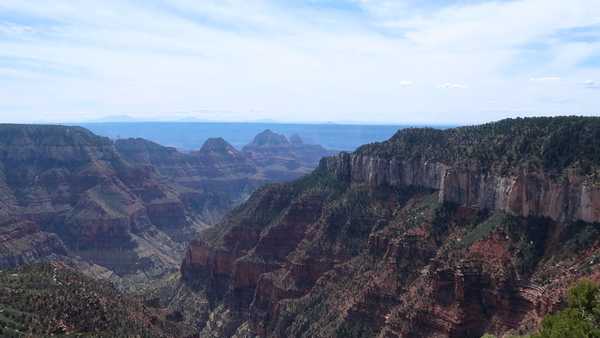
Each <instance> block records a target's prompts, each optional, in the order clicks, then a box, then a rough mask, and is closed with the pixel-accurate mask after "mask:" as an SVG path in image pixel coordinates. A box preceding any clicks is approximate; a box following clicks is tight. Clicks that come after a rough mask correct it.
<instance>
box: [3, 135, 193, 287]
mask: <svg viewBox="0 0 600 338" xmlns="http://www.w3.org/2000/svg"><path fill="white" fill-rule="evenodd" d="M0 189H1V191H2V194H1V196H2V201H1V202H0V215H1V218H2V223H3V224H4V225H3V226H2V227H0V228H1V230H0V232H1V233H2V234H3V236H2V244H1V245H2V247H3V254H2V261H3V264H2V266H5V267H6V266H14V265H18V264H21V263H31V262H33V261H37V260H46V259H48V258H51V257H54V256H69V257H73V258H75V257H77V259H79V258H83V260H84V261H86V262H88V263H91V264H99V265H102V266H104V267H108V268H110V269H111V270H113V271H118V274H119V275H121V276H122V277H125V278H131V279H135V278H138V276H145V275H147V274H148V275H152V274H154V275H161V274H164V273H168V272H173V271H176V270H175V269H176V266H175V264H176V263H175V262H177V260H178V259H179V257H180V256H181V253H182V250H183V248H184V243H185V242H183V241H180V240H178V239H180V238H185V237H188V236H190V235H192V234H194V233H196V231H197V230H196V229H199V228H200V227H201V226H202V223H200V221H198V219H197V217H195V214H194V211H193V210H192V209H191V208H189V207H188V206H187V205H186V203H184V201H185V199H184V196H183V195H182V194H180V193H179V192H178V191H177V190H176V189H174V188H173V187H171V186H169V185H167V184H164V182H163V181H162V180H161V178H160V176H159V175H158V174H157V173H156V171H155V170H154V169H153V168H152V167H147V166H146V167H145V166H139V165H133V164H130V163H128V162H127V161H125V160H124V159H123V158H122V156H121V155H120V154H119V153H118V152H117V150H116V149H115V147H114V145H113V143H112V142H111V141H110V140H109V139H107V138H102V137H98V136H96V135H94V134H92V133H90V132H89V131H87V130H85V129H83V128H78V127H63V126H35V125H1V126H0ZM14 220H18V221H17V222H15V221H14ZM161 246H162V247H163V248H162V249H161ZM167 248H168V249H167Z"/></svg>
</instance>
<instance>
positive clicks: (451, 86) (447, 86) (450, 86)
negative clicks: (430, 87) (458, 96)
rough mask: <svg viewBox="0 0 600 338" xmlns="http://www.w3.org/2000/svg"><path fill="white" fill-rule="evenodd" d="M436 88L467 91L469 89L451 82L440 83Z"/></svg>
mask: <svg viewBox="0 0 600 338" xmlns="http://www.w3.org/2000/svg"><path fill="white" fill-rule="evenodd" d="M438 88H443V89H467V88H469V86H467V85H465V84H462V83H451V82H446V83H442V84H440V85H438Z"/></svg>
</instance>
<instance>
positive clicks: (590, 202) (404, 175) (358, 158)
mask: <svg viewBox="0 0 600 338" xmlns="http://www.w3.org/2000/svg"><path fill="white" fill-rule="evenodd" d="M323 166H324V167H325V169H326V170H329V171H331V172H333V173H334V174H335V175H336V176H337V177H338V178H339V179H344V180H348V181H349V182H354V183H364V184H368V185H371V186H378V185H391V186H396V185H398V186H417V187H423V188H428V189H435V190H437V191H439V194H438V196H439V200H440V201H441V202H451V203H456V204H460V205H463V206H467V207H471V208H476V209H488V210H502V211H505V212H507V213H510V214H513V215H518V216H523V217H528V216H537V217H548V218H551V219H554V220H556V221H573V220H582V221H585V222H590V223H593V222H600V186H598V185H597V184H593V183H592V182H591V181H590V179H589V178H588V177H586V176H585V175H581V174H579V173H577V170H575V169H571V170H569V169H567V170H566V171H565V173H564V175H563V176H560V177H557V176H555V175H553V174H550V173H547V172H545V171H543V170H540V169H528V168H523V169H522V170H519V171H518V172H517V173H511V174H505V175H503V174H500V173H494V172H488V171H484V170H482V169H481V168H480V167H478V166H476V165H474V166H465V165H462V164H460V163H452V162H450V163H444V162H430V161H427V160H424V161H421V160H411V161H405V160H403V159H402V158H401V157H398V158H391V159H381V158H377V157H373V156H369V155H364V154H360V153H355V154H347V153H345V154H340V155H339V156H338V157H335V158H328V159H327V160H326V161H324V162H323Z"/></svg>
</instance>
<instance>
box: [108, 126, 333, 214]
mask: <svg viewBox="0 0 600 338" xmlns="http://www.w3.org/2000/svg"><path fill="white" fill-rule="evenodd" d="M115 146H116V148H117V150H118V151H119V153H120V154H121V155H122V156H123V157H124V158H125V159H126V160H127V161H129V162H130V163H137V164H145V165H147V166H151V167H153V168H155V169H156V170H157V171H158V173H159V174H160V175H161V176H162V177H163V178H165V179H166V180H167V181H168V183H169V185H170V186H172V187H174V188H176V189H177V190H178V191H180V193H181V194H182V196H183V201H184V203H186V205H187V206H188V207H190V208H193V209H195V210H196V212H197V213H198V214H199V215H200V218H201V219H202V220H204V221H205V222H208V223H216V222H217V221H218V220H220V218H221V217H222V216H223V215H224V214H225V213H226V212H227V211H229V210H230V209H231V208H233V207H234V206H236V205H238V204H240V203H241V202H243V201H244V200H245V199H247V198H248V196H249V195H250V193H252V192H253V191H254V190H256V189H257V188H258V187H259V186H261V185H263V184H265V183H267V182H281V181H289V180H293V179H296V178H298V177H301V176H303V175H306V174H307V173H310V171H312V170H313V169H314V168H315V167H316V166H317V165H318V161H319V160H320V159H321V158H322V157H324V156H328V155H330V154H332V153H331V152H329V151H327V150H325V149H323V148H322V147H321V146H317V145H303V144H298V145H291V144H290V143H289V142H288V140H287V139H286V137H285V136H283V135H280V134H276V133H274V132H272V131H270V130H266V131H264V132H262V133H260V134H258V135H257V136H256V138H255V139H254V141H253V142H252V143H251V144H249V145H248V146H246V147H244V149H243V151H238V150H237V149H235V148H234V147H233V146H231V145H230V144H229V143H227V141H225V140H224V139H222V138H210V139H208V140H207V141H206V142H205V143H204V145H203V146H202V147H201V148H200V150H198V151H194V152H191V153H189V154H186V153H181V152H178V151H177V150H176V149H174V148H169V147H163V146H161V145H158V144H156V143H153V142H150V141H147V140H143V139H124V140H118V141H116V143H115Z"/></svg>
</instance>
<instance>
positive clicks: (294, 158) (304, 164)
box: [242, 129, 333, 180]
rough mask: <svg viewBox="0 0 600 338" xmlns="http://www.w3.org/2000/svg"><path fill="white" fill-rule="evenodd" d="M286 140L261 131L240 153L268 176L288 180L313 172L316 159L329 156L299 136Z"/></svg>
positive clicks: (320, 147) (317, 161)
mask: <svg viewBox="0 0 600 338" xmlns="http://www.w3.org/2000/svg"><path fill="white" fill-rule="evenodd" d="M293 136H294V137H293V140H292V141H290V140H288V139H287V138H286V137H285V136H284V135H281V134H277V133H275V132H273V131H271V130H268V129H267V130H265V131H263V132H262V133H260V134H258V135H256V137H255V138H254V140H253V141H252V142H251V143H250V144H248V145H246V146H245V147H244V148H243V149H242V152H243V153H244V154H245V155H246V156H247V157H248V158H250V159H252V161H254V162H255V163H257V165H258V166H260V167H262V168H263V171H264V172H265V173H268V175H270V176H274V177H279V178H281V180H289V179H291V178H292V176H296V178H297V177H299V176H301V175H297V173H307V172H310V171H311V170H312V169H314V168H315V167H316V166H317V165H318V163H319V160H320V159H321V158H323V157H325V156H330V155H332V154H333V152H332V151H328V150H326V149H325V148H323V147H322V146H320V145H314V144H305V143H304V142H303V141H302V139H301V138H300V136H298V135H293Z"/></svg>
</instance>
